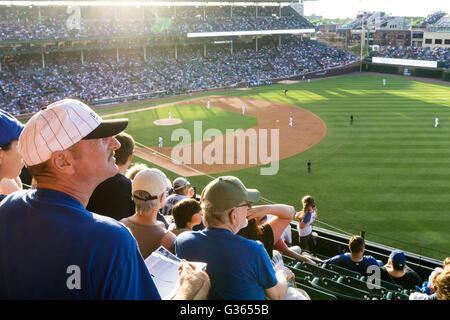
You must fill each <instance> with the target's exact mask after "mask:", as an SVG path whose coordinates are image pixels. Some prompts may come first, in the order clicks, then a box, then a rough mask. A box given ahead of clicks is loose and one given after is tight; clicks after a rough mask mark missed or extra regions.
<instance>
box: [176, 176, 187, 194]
mask: <svg viewBox="0 0 450 320" xmlns="http://www.w3.org/2000/svg"><path fill="white" fill-rule="evenodd" d="M189 184H190V182H189V181H187V180H186V179H185V178H183V177H178V178H176V179H175V180H173V190H174V191H176V190H180V189H182V188H184V187H186V186H187V185H189Z"/></svg>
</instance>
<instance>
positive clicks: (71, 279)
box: [0, 99, 450, 300]
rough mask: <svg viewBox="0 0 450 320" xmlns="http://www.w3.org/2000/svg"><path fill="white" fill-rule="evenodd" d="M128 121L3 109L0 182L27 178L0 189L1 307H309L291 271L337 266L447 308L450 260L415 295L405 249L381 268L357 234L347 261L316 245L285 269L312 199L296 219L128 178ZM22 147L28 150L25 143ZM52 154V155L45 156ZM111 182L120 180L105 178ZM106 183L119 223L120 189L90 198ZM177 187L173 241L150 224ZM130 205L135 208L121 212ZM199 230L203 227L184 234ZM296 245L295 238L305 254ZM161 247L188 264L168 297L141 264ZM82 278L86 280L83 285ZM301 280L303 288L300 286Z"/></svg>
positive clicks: (236, 192)
mask: <svg viewBox="0 0 450 320" xmlns="http://www.w3.org/2000/svg"><path fill="white" fill-rule="evenodd" d="M87 124H89V125H87ZM127 124H128V120H127V119H116V120H106V121H105V120H102V119H101V118H100V117H99V116H98V115H97V114H96V113H95V111H94V110H92V109H91V108H89V106H87V105H85V104H83V103H82V102H80V101H77V100H73V99H64V100H61V101H57V102H55V103H53V104H51V105H49V106H48V107H47V108H45V109H43V110H41V111H40V112H39V113H37V114H36V115H35V116H33V117H32V118H31V119H30V121H29V122H28V123H27V124H26V125H25V126H24V125H23V124H21V123H20V122H19V121H17V119H15V118H14V117H12V116H11V115H9V114H8V113H6V112H4V111H2V110H0V127H1V128H2V130H3V133H4V134H3V135H1V136H0V146H1V147H0V156H1V158H2V159H3V160H4V161H2V162H0V180H2V179H3V178H5V179H12V178H13V177H16V175H18V173H19V171H20V168H22V167H23V165H24V163H25V165H26V166H27V170H29V171H30V173H31V174H32V175H33V178H34V180H35V185H34V186H33V188H31V189H30V190H21V189H22V188H21V187H19V188H18V189H17V190H14V191H10V192H5V191H4V190H3V189H0V226H1V227H2V228H1V230H2V232H1V233H0V236H1V240H2V241H0V244H1V248H2V252H4V254H2V255H1V256H0V271H1V273H2V274H4V275H6V276H5V277H2V278H1V279H0V284H1V285H0V298H2V299H75V300H76V299H83V300H97V299H105V300H116V299H121V300H144V299H149V300H153V299H154V300H159V299H161V298H164V299H170V298H171V297H172V295H174V296H173V299H183V300H204V299H226V300H229V299H233V300H265V299H271V300H280V299H284V300H292V299H295V300H309V299H310V296H309V294H314V292H315V291H316V292H317V290H316V289H314V288H312V287H310V286H302V287H301V288H297V287H296V282H297V278H296V272H301V270H299V269H297V265H299V263H300V267H301V266H303V265H310V267H311V268H317V267H319V268H318V269H320V270H321V271H323V272H325V271H326V269H328V267H329V266H331V265H333V266H338V267H340V268H341V271H342V272H344V270H346V272H347V273H348V272H357V273H360V274H363V275H366V276H368V277H369V276H371V275H372V273H373V271H374V270H377V269H379V270H380V273H381V280H382V281H384V282H386V283H387V282H390V283H391V285H395V286H396V287H398V288H399V289H402V288H403V291H404V292H403V293H401V294H403V295H404V296H405V295H406V292H407V293H408V296H407V298H409V299H410V300H449V297H450V291H449V288H450V286H449V284H450V268H449V266H450V258H446V259H445V260H444V262H443V265H442V267H437V268H435V269H434V270H433V271H432V272H431V274H429V276H428V275H427V276H428V282H424V283H423V285H422V288H420V284H421V280H422V279H421V277H420V275H419V274H418V273H416V272H415V271H414V270H413V269H412V268H410V267H409V266H408V263H407V257H406V255H405V254H404V253H403V252H402V251H400V250H394V251H392V252H391V254H390V255H389V259H388V260H387V263H386V264H385V265H384V266H383V262H382V261H381V260H377V259H376V258H374V257H373V256H371V255H366V254H365V241H364V238H363V237H361V236H353V237H351V238H350V240H349V250H350V252H349V253H344V254H338V255H336V256H334V257H331V258H329V259H326V260H322V259H320V258H318V257H315V256H314V255H315V253H314V252H315V251H316V249H315V248H314V247H316V244H315V243H314V241H313V242H311V247H310V248H308V249H306V250H303V248H302V249H300V250H299V252H298V253H297V254H295V255H294V256H291V255H289V256H290V257H292V258H291V259H290V260H292V259H294V261H299V263H297V264H296V267H292V266H290V265H288V264H287V262H285V261H284V260H285V259H286V257H282V256H281V255H280V253H279V252H278V251H276V250H275V249H278V250H282V248H283V247H285V248H286V246H287V245H286V244H285V243H284V242H283V241H282V236H283V233H284V230H285V228H286V227H289V225H290V222H291V221H292V219H293V218H294V215H295V217H296V219H297V220H299V222H300V226H299V227H300V228H303V227H302V224H307V221H313V220H314V216H315V215H316V205H315V202H314V200H313V199H312V197H311V196H305V197H304V198H303V199H302V202H303V209H302V211H301V212H297V214H295V208H294V207H293V206H290V205H285V204H271V205H255V204H256V203H257V202H258V201H259V200H260V199H261V195H260V192H259V191H258V190H256V189H249V188H247V187H246V186H245V185H244V184H243V182H242V181H241V180H240V179H239V178H237V177H235V176H221V177H218V178H216V179H214V180H213V181H211V182H209V184H208V185H207V186H206V187H205V188H204V189H203V191H202V192H201V196H200V197H197V196H196V195H195V192H192V190H193V189H191V188H190V184H189V182H188V181H187V180H186V178H184V177H178V178H177V179H175V180H174V181H173V183H172V182H171V181H170V180H169V179H168V178H167V176H166V175H165V174H164V173H163V172H162V171H161V170H159V169H156V168H147V167H146V166H145V165H144V166H143V167H140V169H139V170H138V171H139V172H138V173H137V174H136V175H135V176H134V177H132V178H130V177H129V176H128V172H127V169H128V167H129V165H130V163H131V160H132V158H133V153H134V147H135V144H134V139H133V138H132V136H130V135H128V134H125V133H124V132H123V130H124V129H125V128H126V126H127ZM73 126H76V127H77V128H78V129H77V130H76V132H74V133H73V135H72V136H70V139H67V138H66V137H67V136H68V133H67V130H69V128H71V127H73ZM37 128H38V129H37ZM36 130H40V131H41V132H40V135H37V134H36V133H37V132H36ZM37 136H40V139H39V138H38V139H36V137H37ZM30 138H33V141H34V143H33V144H30V143H26V141H30ZM64 138H66V139H64ZM56 141H58V143H56V144H55V142H56ZM119 141H120V142H119ZM49 145H51V146H54V147H55V148H56V149H55V150H53V151H52V150H51V149H50V148H49ZM113 156H114V157H113ZM114 159H115V161H114ZM130 170H132V171H133V172H136V170H135V169H130ZM117 176H120V180H117V179H113V178H114V177H117ZM111 179H113V180H111ZM105 181H109V183H111V184H114V185H115V186H116V187H118V184H122V185H123V188H121V191H120V193H121V197H120V199H119V198H118V199H117V200H118V201H119V202H124V204H126V206H125V207H122V208H123V209H122V210H120V212H119V216H123V215H125V216H127V215H130V214H131V215H130V216H128V217H126V218H123V219H121V220H120V222H121V223H119V222H118V219H119V216H118V215H116V214H115V213H112V212H111V210H108V209H107V207H106V206H105V205H107V202H108V199H110V198H111V196H113V192H115V191H117V190H114V189H112V190H109V191H106V192H103V193H102V194H101V195H99V194H97V195H94V194H95V193H96V191H98V190H99V189H102V187H101V185H102V184H104V183H105ZM177 190H184V192H183V196H184V197H178V200H177V201H170V205H172V204H174V206H173V208H172V212H171V214H173V215H174V218H175V219H174V220H175V229H173V228H172V230H174V231H175V230H178V231H179V232H176V234H175V233H173V232H171V231H170V230H168V227H167V224H164V223H161V220H160V218H159V217H160V216H162V215H161V213H162V210H163V208H164V206H165V204H166V202H167V201H169V200H170V196H169V197H167V196H168V195H169V194H170V193H171V192H176V191H177ZM176 194H178V195H181V193H176ZM130 198H131V199H132V201H133V202H134V210H132V209H130V208H129V202H130ZM175 198H176V196H175V197H173V198H172V199H175ZM174 202H176V203H174ZM89 203H91V204H94V203H95V204H96V205H98V204H102V205H100V206H99V207H98V208H97V209H95V211H94V209H88V207H89ZM101 207H103V209H106V211H105V212H104V213H103V214H102V215H101V214H98V213H96V212H99V211H101ZM117 207H120V204H118V205H117ZM269 216H270V217H269ZM162 218H163V219H165V218H164V216H162ZM201 222H203V223H204V225H203V226H201V228H200V230H199V231H193V227H194V226H199V224H200V223H201ZM36 224H39V226H40V228H36V227H35V225H36ZM301 238H302V235H301V234H300V246H301V247H303V245H302V243H303V242H304V241H302V239H301ZM10 239H15V241H10ZM254 240H259V241H254ZM280 242H282V243H281V245H280ZM161 247H164V248H166V249H167V250H169V251H171V252H172V253H173V254H175V255H176V257H178V258H179V259H187V261H181V262H180V265H179V269H178V279H174V278H171V279H169V280H167V279H164V280H166V281H171V280H177V281H179V289H178V290H177V291H176V292H175V293H173V294H172V295H165V294H164V295H163V294H162V291H161V289H160V287H158V288H157V286H155V282H156V280H157V277H156V276H155V275H154V274H153V273H156V272H155V271H154V270H155V269H157V267H155V268H154V267H152V265H151V264H149V265H147V264H146V262H144V259H146V258H147V257H148V256H150V255H151V254H152V253H153V252H155V251H160V250H161ZM294 249H299V248H298V247H297V248H296V247H292V250H294ZM17 252H20V254H17ZM36 252H37V253H38V254H36ZM281 252H283V254H286V253H285V252H286V251H281ZM293 253H295V252H293ZM27 261H33V264H31V265H30V264H29V263H26V262H27ZM191 261H195V263H196V264H193V263H191ZM198 263H203V264H198ZM285 263H286V264H285ZM317 264H319V265H317ZM202 266H204V267H205V268H202ZM342 268H344V269H342ZM42 270H45V271H47V272H43V271H42ZM66 270H67V271H66ZM77 270H78V271H77ZM79 270H82V271H83V272H86V273H87V274H88V275H89V276H88V277H80V276H79V274H80V273H79ZM311 270H313V269H311ZM315 270H317V269H315ZM334 270H336V272H338V273H340V272H341V271H339V269H334ZM149 271H150V272H149ZM328 271H330V270H328ZM325 278H327V276H325V277H324V279H325ZM353 280H355V281H360V280H358V279H356V278H354V279H353ZM298 281H304V280H301V279H300V277H299V280H298ZM305 281H309V280H307V278H305ZM314 282H315V280H312V282H310V283H312V284H313V283H314ZM324 283H325V281H324ZM338 283H339V282H338ZM368 283H369V282H367V284H368ZM300 284H302V282H300ZM383 287H386V284H384V283H383ZM331 288H332V287H330V289H331ZM74 289H76V290H74ZM367 289H368V290H372V289H371V288H370V287H369V286H367ZM375 289H377V288H375ZM305 290H306V291H305ZM311 290H314V291H311ZM325 290H326V289H325ZM338 290H339V289H338ZM353 290H354V289H353ZM330 292H331V293H333V292H334V291H333V290H331V291H330ZM391 293H392V292H391ZM397 294H400V292H397ZM377 296H378V293H374V295H373V297H372V299H378V298H382V299H385V298H387V297H388V294H386V296H384V294H383V296H382V297H379V296H378V298H377ZM347 297H348V296H347ZM364 298H365V299H367V298H368V297H364Z"/></svg>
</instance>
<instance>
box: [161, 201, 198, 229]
mask: <svg viewBox="0 0 450 320" xmlns="http://www.w3.org/2000/svg"><path fill="white" fill-rule="evenodd" d="M172 216H173V219H174V221H175V222H174V223H172V224H171V225H170V227H169V231H171V232H172V233H173V234H175V235H176V236H178V235H179V234H180V233H182V232H184V231H192V228H193V227H194V226H196V225H199V224H200V223H202V208H201V207H200V204H199V203H198V201H197V200H195V199H184V200H181V201H180V202H178V203H177V204H176V205H174V206H173V208H172Z"/></svg>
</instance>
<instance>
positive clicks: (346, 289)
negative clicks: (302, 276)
mask: <svg viewBox="0 0 450 320" xmlns="http://www.w3.org/2000/svg"><path fill="white" fill-rule="evenodd" d="M311 284H312V285H313V286H314V287H315V288H317V289H319V290H326V291H327V292H329V293H331V294H333V295H335V296H336V297H337V298H338V299H339V300H368V299H370V298H371V295H370V293H369V292H367V291H363V290H360V289H356V288H353V287H350V286H348V285H345V284H342V283H338V282H337V281H335V280H332V279H326V278H314V279H313V281H311Z"/></svg>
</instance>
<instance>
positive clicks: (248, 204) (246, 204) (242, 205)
mask: <svg viewBox="0 0 450 320" xmlns="http://www.w3.org/2000/svg"><path fill="white" fill-rule="evenodd" d="M240 207H247V208H251V207H252V204H251V203H245V204H240V205H238V206H235V208H240Z"/></svg>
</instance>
